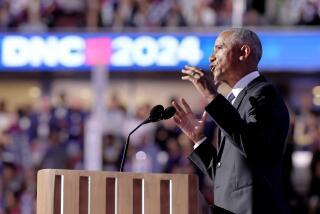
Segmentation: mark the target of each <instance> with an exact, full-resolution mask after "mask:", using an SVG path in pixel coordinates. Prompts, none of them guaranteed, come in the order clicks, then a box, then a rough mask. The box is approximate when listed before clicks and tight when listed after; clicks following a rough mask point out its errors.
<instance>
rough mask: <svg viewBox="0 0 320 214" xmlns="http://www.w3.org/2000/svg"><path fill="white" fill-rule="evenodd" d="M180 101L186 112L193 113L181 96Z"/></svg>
mask: <svg viewBox="0 0 320 214" xmlns="http://www.w3.org/2000/svg"><path fill="white" fill-rule="evenodd" d="M181 103H182V105H183V106H184V108H185V110H186V111H187V113H193V112H192V110H191V108H190V106H189V104H188V103H187V102H186V101H185V99H183V98H181Z"/></svg>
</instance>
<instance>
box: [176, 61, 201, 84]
mask: <svg viewBox="0 0 320 214" xmlns="http://www.w3.org/2000/svg"><path fill="white" fill-rule="evenodd" d="M181 71H182V73H183V74H186V76H183V77H182V79H183V80H190V81H192V80H194V79H199V78H200V77H202V76H204V72H203V71H202V70H201V69H200V68H197V67H194V66H188V65H186V66H185V67H184V68H183V69H182V70H181Z"/></svg>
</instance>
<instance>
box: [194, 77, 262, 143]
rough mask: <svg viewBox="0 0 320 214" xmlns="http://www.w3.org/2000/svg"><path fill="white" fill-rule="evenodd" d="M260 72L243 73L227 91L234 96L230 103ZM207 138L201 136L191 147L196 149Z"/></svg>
mask: <svg viewBox="0 0 320 214" xmlns="http://www.w3.org/2000/svg"><path fill="white" fill-rule="evenodd" d="M259 76H260V73H259V71H253V72H250V73H249V74H247V75H245V76H244V77H242V78H241V79H240V80H239V81H238V82H237V83H236V84H235V85H234V87H233V88H232V89H231V91H230V92H229V93H228V95H227V97H229V95H230V94H231V93H233V95H234V98H233V100H232V101H231V104H233V103H234V101H235V100H236V99H237V97H238V95H239V94H240V92H241V91H242V90H243V89H244V88H245V87H246V86H247V85H248V84H249V83H250V82H251V81H252V80H254V79H255V78H257V77H259ZM206 139H207V137H204V138H202V139H201V140H199V141H198V142H196V143H195V144H194V146H193V149H196V148H197V147H198V146H199V145H200V144H201V143H203V142H204V141H205V140H206Z"/></svg>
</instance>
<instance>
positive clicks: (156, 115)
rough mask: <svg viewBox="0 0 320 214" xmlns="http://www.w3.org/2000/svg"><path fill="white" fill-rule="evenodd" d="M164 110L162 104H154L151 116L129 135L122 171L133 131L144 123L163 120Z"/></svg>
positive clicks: (121, 170) (122, 161)
mask: <svg viewBox="0 0 320 214" xmlns="http://www.w3.org/2000/svg"><path fill="white" fill-rule="evenodd" d="M163 111H164V108H163V106H162V105H156V106H154V107H153V108H152V109H151V111H150V116H149V117H148V118H147V119H145V120H144V121H143V122H142V123H141V124H139V125H138V126H137V127H136V128H135V129H134V130H132V131H131V132H130V134H129V135H128V137H127V140H126V144H125V146H124V151H123V155H122V159H121V165H120V172H123V167H124V163H125V161H126V157H127V152H128V145H129V141H130V136H131V135H132V134H133V132H135V131H136V130H137V129H138V128H140V127H141V126H142V125H144V124H147V123H151V122H157V121H159V120H161V117H162V113H163Z"/></svg>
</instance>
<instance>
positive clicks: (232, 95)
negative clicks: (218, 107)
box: [227, 93, 235, 104]
mask: <svg viewBox="0 0 320 214" xmlns="http://www.w3.org/2000/svg"><path fill="white" fill-rule="evenodd" d="M234 98H235V96H234V94H233V93H231V94H230V95H229V96H228V98H227V99H228V101H229V102H230V103H231V104H232V100H233V99H234Z"/></svg>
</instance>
